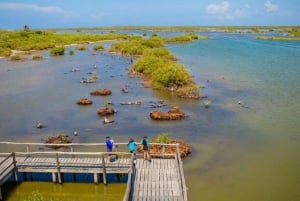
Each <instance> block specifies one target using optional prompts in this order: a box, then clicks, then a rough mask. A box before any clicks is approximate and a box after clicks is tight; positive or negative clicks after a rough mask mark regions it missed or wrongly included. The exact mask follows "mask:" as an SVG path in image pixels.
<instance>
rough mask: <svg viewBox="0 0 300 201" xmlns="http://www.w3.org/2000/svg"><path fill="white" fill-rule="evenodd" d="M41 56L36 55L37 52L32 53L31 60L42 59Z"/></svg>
mask: <svg viewBox="0 0 300 201" xmlns="http://www.w3.org/2000/svg"><path fill="white" fill-rule="evenodd" d="M43 59H44V58H43V56H42V55H38V54H34V55H32V60H43Z"/></svg>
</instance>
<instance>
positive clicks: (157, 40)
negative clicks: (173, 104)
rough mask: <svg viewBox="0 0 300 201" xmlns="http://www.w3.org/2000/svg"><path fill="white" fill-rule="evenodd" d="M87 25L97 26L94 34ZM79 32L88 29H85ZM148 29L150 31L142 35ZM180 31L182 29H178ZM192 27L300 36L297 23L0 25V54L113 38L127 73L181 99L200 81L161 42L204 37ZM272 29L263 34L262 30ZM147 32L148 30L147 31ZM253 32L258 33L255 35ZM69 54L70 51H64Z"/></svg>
mask: <svg viewBox="0 0 300 201" xmlns="http://www.w3.org/2000/svg"><path fill="white" fill-rule="evenodd" d="M91 30H95V31H99V33H98V32H97V33H94V32H92V34H91ZM121 30H123V31H126V30H129V31H130V30H132V31H133V30H140V31H145V32H144V34H142V35H138V34H136V35H133V34H131V35H128V34H123V33H117V31H121ZM85 31H87V32H89V33H85ZM101 31H102V32H101ZM146 31H151V32H152V35H151V36H147V35H148V34H149V33H146ZM161 31H165V32H172V31H176V32H179V33H178V35H176V36H173V37H167V38H163V37H161V36H158V34H157V33H156V32H161ZM180 32H182V34H181V33H180ZM196 32H230V33H231V32H232V33H247V34H255V35H254V39H257V40H300V27H298V26H276V27H275V26H262V27H257V26H253V27H252V26H250V27H244V26H236V27H226V26H215V27H197V26H196V27H185V26H182V27H180V26H174V27H167V26H161V27H146V26H128V27H99V28H66V29H48V30H30V29H29V27H28V26H27V25H25V26H24V29H23V30H14V31H7V30H0V57H2V58H3V57H4V58H10V60H11V61H23V60H25V58H24V57H23V55H24V54H33V56H32V60H42V59H43V57H42V56H41V55H38V53H37V52H38V51H41V50H49V53H50V55H51V56H57V55H64V54H65V47H67V46H71V45H72V46H73V45H75V48H76V50H78V51H85V50H86V45H87V44H91V43H95V46H94V48H93V50H94V51H103V50H104V47H103V46H102V45H99V43H101V42H104V41H114V42H113V43H112V45H111V47H110V48H109V50H108V51H109V52H110V53H117V54H121V55H122V56H126V57H129V58H130V59H131V63H132V65H131V66H130V67H129V68H128V73H129V75H130V76H138V77H142V79H143V82H142V84H143V85H144V86H145V87H151V88H154V89H162V90H168V91H170V92H175V94H177V96H178V97H181V98H192V99H199V98H202V96H201V93H200V86H198V85H196V84H195V83H194V81H193V79H192V76H191V75H189V74H188V73H187V71H186V70H185V67H184V66H183V65H181V64H179V63H178V62H177V59H176V58H175V56H174V55H172V54H171V53H170V52H169V51H168V49H167V48H166V47H165V45H166V44H175V43H190V42H193V41H194V40H206V39H208V37H207V36H200V35H198V34H196ZM269 33H272V34H277V35H275V36H273V35H272V36H269V35H266V34H269ZM150 34H151V33H150ZM257 34H260V35H259V36H257ZM69 54H70V55H73V54H74V50H70V52H69Z"/></svg>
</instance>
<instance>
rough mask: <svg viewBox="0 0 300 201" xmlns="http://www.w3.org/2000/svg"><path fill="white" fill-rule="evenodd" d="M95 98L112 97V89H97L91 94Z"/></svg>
mask: <svg viewBox="0 0 300 201" xmlns="http://www.w3.org/2000/svg"><path fill="white" fill-rule="evenodd" d="M90 94H91V95H93V96H108V95H111V90H110V89H97V90H94V91H92V92H91V93H90Z"/></svg>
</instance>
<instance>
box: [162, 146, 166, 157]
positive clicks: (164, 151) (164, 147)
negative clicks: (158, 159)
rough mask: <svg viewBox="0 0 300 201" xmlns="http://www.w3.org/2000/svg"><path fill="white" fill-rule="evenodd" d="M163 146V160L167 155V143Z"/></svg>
mask: <svg viewBox="0 0 300 201" xmlns="http://www.w3.org/2000/svg"><path fill="white" fill-rule="evenodd" d="M162 146H163V150H162V151H163V158H165V154H166V145H165V143H164V144H163V145H162Z"/></svg>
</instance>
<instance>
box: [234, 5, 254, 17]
mask: <svg viewBox="0 0 300 201" xmlns="http://www.w3.org/2000/svg"><path fill="white" fill-rule="evenodd" d="M249 9H251V7H250V5H249V4H245V5H244V6H243V7H242V8H238V9H236V10H235V11H234V15H235V16H237V17H243V16H247V14H248V10H249Z"/></svg>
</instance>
